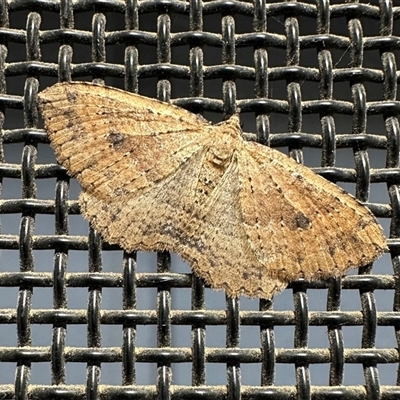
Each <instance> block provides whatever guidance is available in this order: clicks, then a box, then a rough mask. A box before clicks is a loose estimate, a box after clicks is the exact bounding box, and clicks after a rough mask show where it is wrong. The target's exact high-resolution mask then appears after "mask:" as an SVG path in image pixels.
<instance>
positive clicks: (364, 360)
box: [0, 0, 400, 399]
mask: <svg viewBox="0 0 400 400" xmlns="http://www.w3.org/2000/svg"><path fill="white" fill-rule="evenodd" d="M399 19H400V7H397V8H396V7H393V4H392V2H391V1H390V0H380V1H361V2H358V1H354V2H353V1H346V2H344V1H331V2H329V1H328V0H313V1H311V0H309V1H305V2H296V1H276V2H270V1H266V0H254V2H251V1H235V0H215V1H206V2H205V1H204V2H202V1H201V0H188V1H181V0H145V1H136V0H127V1H126V2H123V1H118V0H103V1H86V0H76V1H72V0H62V1H60V2H58V1H47V0H36V1H5V0H1V2H0V42H1V45H0V92H1V94H0V116H1V118H0V121H1V126H2V135H1V154H0V156H1V163H0V176H1V182H2V191H1V200H0V220H1V235H0V249H1V254H0V398H1V399H9V398H17V399H26V398H40V399H45V398H63V399H64V398H65V399H83V398H89V399H95V398H103V399H106V398H107V399H111V398H113V399H123V398H130V399H144V398H146V399H152V398H154V399H155V398H158V399H200V398H201V399H206V398H207V399H224V398H229V399H240V398H242V399H264V398H271V399H295V398H296V399H310V398H313V399H381V398H382V399H399V398H400V389H399V386H398V385H399V383H400V377H399V376H398V367H399V361H400V357H399V351H398V347H399V341H400V332H399V328H400V320H399V316H400V314H399V308H400V291H399V284H398V280H397V276H398V274H399V258H398V252H399V249H400V243H399V242H398V240H397V237H398V235H399V234H400V225H399V221H398V219H399V215H400V206H399V203H400V195H399V191H398V186H397V184H398V183H399V180H400V170H399V146H400V128H399V123H398V119H397V116H398V114H399V109H400V108H399V103H398V101H397V80H398V77H399V75H398V72H397V63H396V57H398V54H399V43H400V39H399V37H400V22H399ZM396 35H397V36H396ZM59 80H61V81H68V80H97V81H104V82H105V83H106V84H107V85H110V86H115V87H120V88H124V89H125V90H128V91H134V92H138V93H140V94H142V95H145V96H149V97H157V98H159V99H161V100H164V101H171V102H172V103H174V104H177V105H179V106H182V107H184V108H187V109H189V110H191V111H192V112H196V113H201V114H203V115H204V116H205V117H206V118H207V119H210V120H212V121H214V122H216V121H221V120H222V119H223V118H225V117H227V116H229V115H232V114H233V113H235V112H237V111H238V110H239V109H240V112H241V119H242V123H243V129H244V131H246V132H247V133H249V134H250V136H253V137H252V139H253V140H257V141H259V142H261V143H262V144H265V145H270V146H272V147H276V148H279V149H280V150H282V151H283V152H286V153H288V154H289V155H290V156H291V157H293V158H295V159H296V160H297V161H299V162H302V163H304V164H305V165H307V166H309V167H312V168H313V169H314V170H315V171H316V172H317V173H319V174H321V175H322V176H324V177H326V178H327V179H329V180H331V181H333V182H335V183H337V184H338V185H340V186H342V187H343V188H345V190H347V191H348V192H350V193H352V194H354V195H355V196H356V197H357V198H358V199H359V200H361V201H362V202H364V203H365V204H366V205H367V206H368V207H369V208H370V209H371V210H372V212H373V213H374V214H375V215H376V217H378V218H379V221H380V222H381V223H382V225H383V227H384V229H385V233H386V236H387V237H388V238H389V237H390V240H389V241H388V243H389V248H390V251H391V257H390V255H389V254H385V255H384V256H383V257H382V258H381V259H380V260H379V261H377V262H376V263H374V265H373V266H372V265H371V266H367V267H364V268H361V269H359V270H358V271H357V270H355V271H353V272H350V274H349V275H347V276H346V277H344V278H342V279H332V280H330V281H315V282H306V281H301V280H300V281H298V282H294V283H293V284H291V285H290V286H289V287H288V289H287V290H285V291H284V292H283V293H282V294H280V295H277V296H276V297H275V298H274V300H273V301H263V300H258V299H247V298H244V297H242V298H240V299H238V300H235V299H230V298H225V295H224V293H223V292H216V291H213V290H211V289H209V288H207V287H205V286H204V284H203V282H202V281H201V280H200V279H198V278H196V277H195V276H193V275H192V274H191V270H190V268H189V267H188V266H187V265H186V264H184V263H183V262H182V261H180V259H179V257H177V256H176V255H174V254H172V255H170V254H169V253H149V254H147V253H138V254H126V253H124V252H123V251H122V250H121V249H119V248H118V247H117V246H110V245H108V244H107V243H105V242H103V241H102V239H101V237H100V236H99V234H98V233H96V232H95V231H94V230H92V229H91V228H90V227H89V226H88V224H87V223H86V222H85V221H84V220H83V219H82V218H81V217H80V215H79V206H78V201H77V198H78V195H79V191H80V189H79V186H78V185H77V183H76V181H75V180H73V179H69V177H68V175H67V173H66V171H65V170H64V169H63V168H62V167H60V166H58V165H57V162H56V160H55V157H54V155H53V153H52V150H51V148H50V146H49V142H48V138H47V135H46V133H45V131H44V130H43V129H42V126H43V124H42V121H41V120H40V116H39V115H38V111H37V95H38V92H39V91H41V90H43V89H44V88H45V87H47V86H49V85H51V84H53V83H55V82H57V81H59Z"/></svg>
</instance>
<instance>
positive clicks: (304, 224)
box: [295, 212, 311, 229]
mask: <svg viewBox="0 0 400 400" xmlns="http://www.w3.org/2000/svg"><path fill="white" fill-rule="evenodd" d="M295 221H296V226H297V228H300V229H308V228H310V226H311V221H310V219H309V218H308V217H306V216H305V215H304V214H303V213H302V212H299V213H297V215H296V217H295Z"/></svg>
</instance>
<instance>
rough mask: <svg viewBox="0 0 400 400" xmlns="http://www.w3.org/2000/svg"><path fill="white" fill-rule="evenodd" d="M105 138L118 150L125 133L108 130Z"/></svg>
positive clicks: (122, 144) (123, 141) (122, 143)
mask: <svg viewBox="0 0 400 400" xmlns="http://www.w3.org/2000/svg"><path fill="white" fill-rule="evenodd" d="M107 139H108V141H109V142H110V143H111V145H112V147H113V148H114V149H115V150H120V149H121V148H122V147H123V146H124V143H125V135H124V134H122V133H119V132H110V133H109V134H108V137H107Z"/></svg>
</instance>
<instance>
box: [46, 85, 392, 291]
mask: <svg viewBox="0 0 400 400" xmlns="http://www.w3.org/2000/svg"><path fill="white" fill-rule="evenodd" d="M39 102H40V108H41V112H42V115H43V119H44V123H45V129H46V130H47V132H48V135H49V137H50V141H51V145H52V147H53V149H54V151H55V154H56V157H57V160H58V161H59V163H60V164H62V165H63V166H64V167H65V168H66V169H67V170H68V173H69V174H70V175H71V176H72V177H76V178H77V179H78V181H79V183H80V185H81V186H82V189H83V191H82V194H81V195H80V199H79V201H80V207H81V212H82V214H83V216H84V217H85V218H86V219H88V220H89V222H90V224H91V225H92V226H93V227H94V228H95V229H97V230H98V231H99V232H100V233H101V235H102V236H103V238H104V239H105V240H106V241H107V242H109V243H110V244H118V245H120V246H121V247H122V248H123V249H125V250H126V251H128V252H131V251H134V250H144V251H154V250H160V251H161V250H169V251H172V252H176V253H178V254H179V255H180V256H181V257H182V258H183V259H184V260H186V261H187V262H188V263H189V264H190V266H191V268H192V269H193V271H194V273H195V274H196V275H198V276H199V277H201V278H203V279H204V281H205V282H207V283H208V284H209V285H210V286H211V287H212V288H214V289H224V290H225V291H226V293H227V294H228V295H229V296H231V297H237V296H239V295H241V294H244V295H247V296H249V297H256V296H258V297H260V298H265V299H271V298H272V296H273V295H274V294H275V293H277V292H280V291H281V290H283V289H284V288H285V287H286V286H287V285H288V283H289V282H291V281H294V280H297V279H299V278H304V279H307V280H316V279H326V278H329V277H335V276H341V275H343V273H344V272H345V271H346V270H347V269H349V268H352V267H359V266H364V265H366V264H369V263H371V262H373V261H374V260H376V259H377V258H378V257H379V256H380V255H381V254H382V253H383V252H384V251H385V249H386V248H387V245H386V240H385V237H384V235H383V231H382V229H381V226H380V225H379V224H378V223H377V221H376V219H375V217H374V216H373V215H372V213H371V212H370V211H369V210H368V209H367V208H366V207H364V206H363V205H362V204H361V203H359V202H358V201H357V200H356V199H355V198H354V197H352V196H351V195H349V194H347V193H346V192H344V191H343V190H342V189H340V188H339V187H338V186H336V185H334V184H333V183H331V182H329V181H327V180H326V179H324V178H322V177H321V176H319V175H317V174H315V173H314V172H313V171H311V170H310V169H308V168H307V167H304V166H303V165H300V164H298V163H296V162H295V161H294V160H292V159H290V158H289V157H287V156H286V155H284V154H283V153H281V152H279V151H277V150H273V149H271V148H269V147H267V146H263V145H261V144H258V143H255V142H251V141H246V140H244V138H243V135H242V130H241V128H240V122H239V118H238V116H237V115H234V116H232V117H231V118H230V119H229V120H227V121H224V122H221V123H219V124H216V125H212V124H211V123H208V122H207V121H206V120H204V119H203V118H202V117H200V116H198V115H195V114H192V113H190V112H188V111H186V110H184V109H182V108H179V107H176V106H173V105H170V104H166V103H162V102H160V101H157V100H153V99H150V98H146V97H143V96H140V95H137V94H132V93H128V92H124V91H122V90H118V89H113V88H111V87H106V86H100V85H96V84H91V83H83V82H81V83H79V82H74V83H58V84H56V85H54V86H52V87H50V88H47V89H46V90H44V91H43V92H41V93H40V95H39Z"/></svg>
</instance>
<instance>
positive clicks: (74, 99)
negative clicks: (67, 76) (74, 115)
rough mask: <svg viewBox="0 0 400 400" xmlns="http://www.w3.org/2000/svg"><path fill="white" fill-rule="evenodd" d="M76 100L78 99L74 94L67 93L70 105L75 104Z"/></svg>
mask: <svg viewBox="0 0 400 400" xmlns="http://www.w3.org/2000/svg"><path fill="white" fill-rule="evenodd" d="M77 98H78V96H77V94H76V93H75V92H70V91H67V100H68V101H69V102H70V103H75V102H76V99H77Z"/></svg>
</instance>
